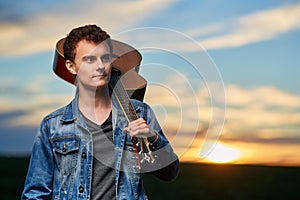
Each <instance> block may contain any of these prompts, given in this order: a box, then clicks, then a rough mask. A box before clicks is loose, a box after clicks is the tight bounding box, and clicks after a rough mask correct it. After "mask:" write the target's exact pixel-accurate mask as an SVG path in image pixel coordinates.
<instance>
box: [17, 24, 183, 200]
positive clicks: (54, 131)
mask: <svg viewBox="0 0 300 200" xmlns="http://www.w3.org/2000/svg"><path fill="white" fill-rule="evenodd" d="M112 41H113V40H111V39H110V36H109V35H108V34H107V33H106V32H105V31H103V30H102V29H101V28H100V27H98V26H96V25H86V26H82V27H79V28H75V29H73V30H72V31H71V32H70V33H69V34H68V36H67V37H66V39H65V41H64V46H63V51H64V58H65V60H66V61H65V67H66V69H67V71H68V73H69V74H68V75H70V74H71V75H72V76H74V77H76V86H77V91H76V95H75V98H74V99H73V100H72V102H71V103H70V104H69V105H67V106H65V107H63V108H61V109H58V110H56V111H54V112H53V113H51V114H49V115H48V116H46V117H45V118H44V119H43V121H42V123H41V125H40V128H39V131H38V133H37V136H36V138H35V141H34V146H33V149H32V155H31V159H30V165H29V169H28V174H27V177H26V181H25V186H24V191H23V194H22V199H47V198H49V197H52V199H147V196H146V193H145V191H144V189H143V185H142V180H141V173H142V172H147V173H152V174H154V175H155V176H157V177H158V178H160V179H163V180H167V181H170V180H173V179H175V178H176V176H177V174H178V163H179V162H178V158H177V156H176V155H175V153H174V152H173V150H172V148H171V146H170V144H169V142H168V140H167V139H166V137H165V136H164V134H163V132H162V130H161V129H160V126H159V124H158V122H157V120H156V118H155V116H154V113H153V111H152V110H151V108H150V107H149V106H148V105H146V104H145V103H143V102H141V101H138V100H130V101H131V103H132V105H133V107H134V110H136V112H137V115H138V117H139V118H138V119H135V120H133V121H131V122H129V123H128V122H127V121H126V118H125V116H124V113H122V109H121V108H120V106H119V105H118V104H117V103H116V99H115V98H114V95H112V91H111V90H112V89H110V87H109V83H110V78H111V70H112V57H113V53H114V52H117V49H113V45H112ZM118 56H121V57H122V55H118ZM141 137H143V138H147V140H146V141H148V142H149V147H150V149H151V150H152V154H151V156H152V158H155V160H152V161H151V162H149V163H148V162H147V161H146V162H141V158H140V155H139V154H136V149H138V147H137V146H136V145H137V144H136V143H135V141H136V138H141ZM141 147H143V146H142V145H139V148H140V149H141ZM145 147H146V146H144V149H145Z"/></svg>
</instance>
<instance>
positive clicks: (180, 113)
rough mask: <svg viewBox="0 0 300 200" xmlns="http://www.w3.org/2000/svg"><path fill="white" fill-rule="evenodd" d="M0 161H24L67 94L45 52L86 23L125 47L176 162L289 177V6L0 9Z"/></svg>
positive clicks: (292, 121)
mask: <svg viewBox="0 0 300 200" xmlns="http://www.w3.org/2000/svg"><path fill="white" fill-rule="evenodd" d="M0 9H1V10H0V135H1V140H0V155H29V154H30V150H31V146H32V143H33V139H34V136H35V134H36V130H37V127H38V126H39V123H40V121H41V120H42V118H43V117H44V116H45V115H46V114H48V113H50V112H51V111H53V110H54V109H56V108H59V107H62V106H64V105H66V104H67V103H68V102H69V101H70V100H71V99H72V97H73V94H74V91H75V89H74V87H73V86H71V85H70V84H68V83H66V82H64V81H62V80H60V79H59V78H58V77H56V76H55V75H54V73H53V71H52V63H53V57H54V50H55V44H56V42H57V41H58V40H59V39H61V38H62V37H65V36H66V34H67V33H68V32H69V31H70V30H71V29H72V28H74V27H78V26H81V25H85V24H97V25H99V26H101V27H102V28H103V29H104V30H106V31H107V32H108V33H109V34H110V35H111V36H112V38H114V39H117V40H121V41H123V42H126V43H128V44H131V45H133V46H134V47H135V48H137V49H138V50H139V51H140V52H141V53H142V56H143V60H142V63H141V69H140V73H141V75H142V76H143V77H144V78H145V79H146V80H147V81H148V87H147V93H146V96H145V102H147V103H148V104H150V105H151V106H152V107H153V109H154V111H155V113H156V115H157V117H158V119H159V121H160V123H161V125H162V127H163V129H164V132H165V133H166V135H167V137H168V138H169V139H170V141H171V144H172V146H173V147H174V150H175V151H176V152H177V154H178V155H179V156H180V159H181V160H182V161H191V162H207V161H209V162H210V161H214V162H219V163H222V162H233V163H246V164H267V165H284V166H291V165H297V166H300V151H299V150H300V89H299V88H300V79H299V75H300V56H299V55H300V54H299V52H300V1H296V0H285V1H279V0H265V1H260V0H253V1H251V2H246V1H235V2H234V3H233V2H232V1H228V0H227V1H225V0H218V1H215V0H212V1H202V0H200V1H196V0H192V1H187V0H185V1H184V0H122V1H119V0H115V1H99V0H97V1H96V0H93V1H80V0H74V1H70V0H67V1H56V0H55V1H53V0H51V1H50V0H45V1H39V2H37V1H34V0H27V1H16V0H4V1H1V2H0Z"/></svg>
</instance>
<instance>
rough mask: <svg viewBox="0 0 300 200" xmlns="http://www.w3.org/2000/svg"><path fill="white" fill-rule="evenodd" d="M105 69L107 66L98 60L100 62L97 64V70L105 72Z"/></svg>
mask: <svg viewBox="0 0 300 200" xmlns="http://www.w3.org/2000/svg"><path fill="white" fill-rule="evenodd" d="M104 68H105V65H104V63H103V62H102V60H101V59H98V62H97V70H103V69H104Z"/></svg>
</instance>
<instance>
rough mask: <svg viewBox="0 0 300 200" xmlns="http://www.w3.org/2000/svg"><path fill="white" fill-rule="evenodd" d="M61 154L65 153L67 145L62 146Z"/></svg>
mask: <svg viewBox="0 0 300 200" xmlns="http://www.w3.org/2000/svg"><path fill="white" fill-rule="evenodd" d="M62 150H63V152H66V151H67V145H66V144H64V146H63V149H62Z"/></svg>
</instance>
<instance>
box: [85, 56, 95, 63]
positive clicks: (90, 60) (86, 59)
mask: <svg viewBox="0 0 300 200" xmlns="http://www.w3.org/2000/svg"><path fill="white" fill-rule="evenodd" d="M84 60H85V61H86V62H89V63H91V62H95V61H96V60H97V58H96V57H95V56H87V57H85V59H84Z"/></svg>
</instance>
